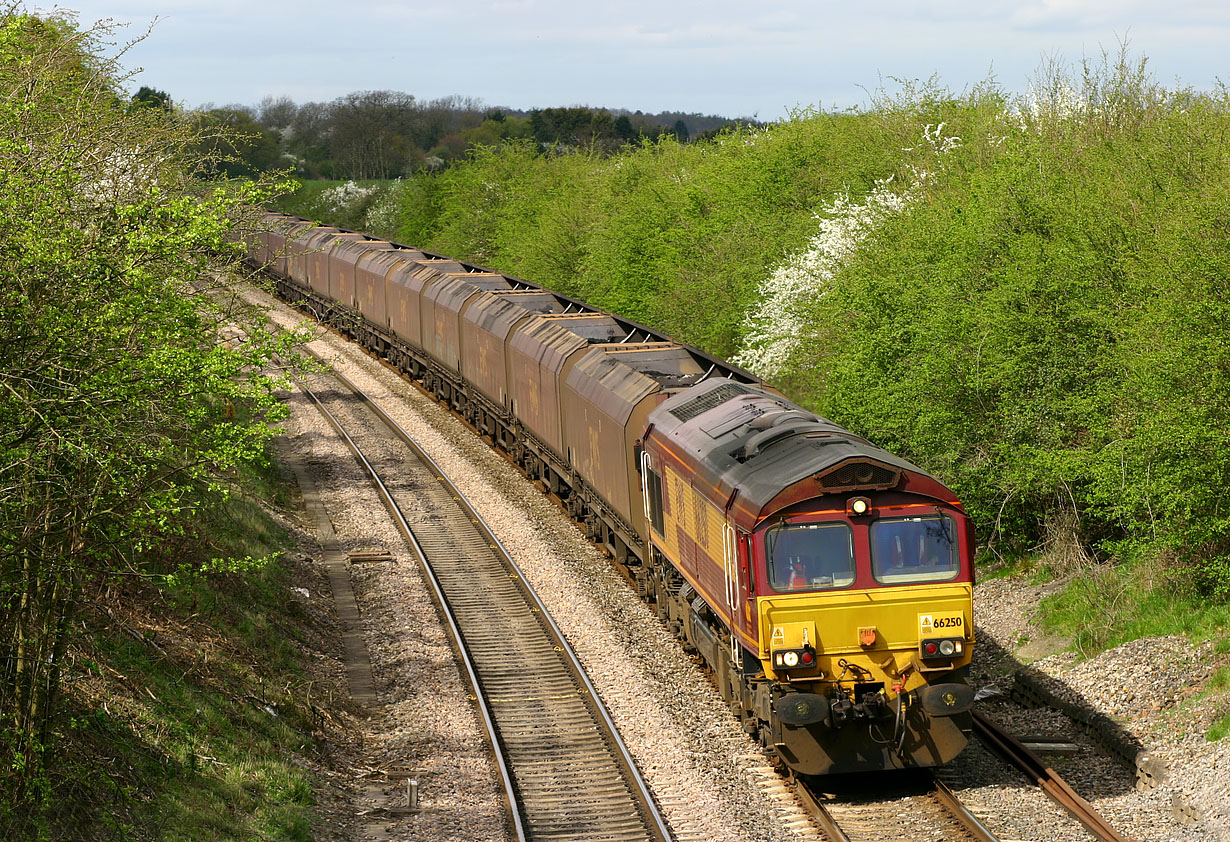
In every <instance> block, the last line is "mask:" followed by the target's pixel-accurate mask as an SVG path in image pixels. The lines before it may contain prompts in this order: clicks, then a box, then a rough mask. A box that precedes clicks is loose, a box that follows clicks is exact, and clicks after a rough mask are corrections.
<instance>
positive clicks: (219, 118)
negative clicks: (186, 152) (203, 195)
mask: <svg viewBox="0 0 1230 842" xmlns="http://www.w3.org/2000/svg"><path fill="white" fill-rule="evenodd" d="M192 118H193V119H194V120H195V121H196V131H197V134H198V135H199V136H200V138H201V141H200V142H201V149H200V154H201V157H202V158H203V159H205V160H209V161H210V162H211V164H210V170H212V172H213V174H214V175H217V176H222V177H225V178H242V177H245V176H251V175H254V174H256V173H261V172H269V171H272V170H276V169H279V168H281V167H282V166H283V163H284V161H283V154H282V150H281V149H279V148H278V136H277V135H276V134H275V133H273V132H268V131H266V130H265V129H263V128H261V126H260V124H259V123H257V122H256V121H255V120H254V119H252V115H251V114H248V113H247V112H246V111H243V110H241V109H238V108H211V109H209V110H207V111H202V112H198V113H195V114H193V115H192Z"/></svg>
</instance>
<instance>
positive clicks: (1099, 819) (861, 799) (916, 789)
mask: <svg viewBox="0 0 1230 842" xmlns="http://www.w3.org/2000/svg"><path fill="white" fill-rule="evenodd" d="M974 731H975V733H976V734H977V735H978V738H979V739H980V740H982V741H983V743H984V744H986V745H987V747H988V748H990V750H991V751H992V752H993V753H995V754H996V755H998V756H999V757H1001V758H1002V759H1003V760H1005V761H1007V762H1008V763H1009V764H1010V765H1012V766H1014V767H1016V768H1017V769H1019V770H1020V771H1022V772H1023V773H1025V775H1026V776H1027V777H1028V778H1029V779H1030V780H1031V781H1032V782H1033V783H1035V784H1036V785H1037V786H1038V787H1039V788H1040V789H1041V790H1042V792H1044V793H1045V794H1046V795H1047V796H1048V797H1049V798H1051V800H1053V801H1054V802H1055V803H1056V804H1058V805H1059V806H1060V807H1062V808H1063V809H1064V810H1065V811H1067V812H1068V814H1069V815H1071V816H1072V817H1073V818H1074V819H1076V820H1077V821H1079V822H1080V823H1081V824H1082V825H1084V827H1085V828H1086V829H1087V830H1088V831H1089V832H1090V833H1091V834H1092V835H1093V838H1095V839H1098V840H1101V842H1133V840H1132V839H1130V838H1128V837H1125V836H1123V835H1122V834H1120V833H1119V832H1118V831H1116V830H1115V829H1114V828H1113V827H1111V825H1110V823H1109V822H1107V820H1106V819H1105V818H1104V817H1103V816H1102V815H1101V814H1099V813H1098V812H1097V811H1096V810H1095V809H1094V808H1093V807H1092V806H1091V805H1090V804H1089V802H1087V801H1086V800H1085V799H1083V798H1081V797H1080V795H1078V794H1077V793H1076V792H1075V791H1074V790H1073V789H1072V787H1070V786H1069V785H1068V784H1067V783H1066V782H1065V781H1064V780H1063V778H1061V777H1060V776H1059V775H1058V774H1057V773H1056V772H1055V771H1054V770H1053V769H1051V768H1050V767H1049V766H1047V765H1046V764H1045V763H1044V762H1043V761H1042V760H1041V759H1040V758H1039V757H1038V756H1037V755H1035V754H1034V753H1033V752H1031V751H1030V750H1029V749H1027V748H1026V747H1025V746H1024V745H1022V744H1021V742H1020V741H1019V740H1017V739H1015V738H1014V737H1012V736H1011V735H1010V734H1008V733H1007V732H1005V731H1004V730H1003V729H1002V728H1000V727H999V726H998V725H997V724H996V723H995V722H994V721H993V720H991V719H988V718H987V717H986V716H984V715H982V714H980V713H978V712H975V714H974ZM893 780H894V782H893V783H891V784H890V783H883V784H876V785H871V784H868V785H866V786H864V787H861V788H859V789H858V790H852V789H851V788H850V787H849V786H840V787H838V786H834V782H831V781H825V780H819V779H798V780H796V786H797V789H798V792H799V797H800V798H801V799H802V800H803V802H804V803H805V804H806V805H807V807H808V808H809V809H810V810H811V812H812V813H813V815H814V816H815V817H816V821H817V823H818V824H819V825H820V827H821V829H822V830H823V831H824V834H825V836H826V837H827V838H828V839H829V840H831V842H898V840H906V839H909V840H924V839H937V840H939V839H942V840H946V841H947V840H970V842H996V837H995V836H994V835H993V834H992V833H991V831H990V830H989V829H988V828H987V827H986V826H985V825H983V824H982V822H981V821H979V820H978V818H977V817H975V816H974V815H973V814H972V813H971V812H970V811H969V810H968V809H966V808H965V807H964V806H963V805H962V804H961V802H960V800H959V799H958V797H957V796H956V795H955V794H954V793H953V792H952V790H950V789H949V788H948V786H947V785H945V784H944V783H943V782H942V781H941V780H940V779H939V778H938V777H936V776H934V775H931V774H929V773H928V774H920V775H918V776H917V777H916V778H915V779H914V780H913V781H909V782H906V781H907V779H905V778H903V777H902V776H894V779H893ZM889 787H892V789H891V790H890V789H889ZM826 788H828V789H839V790H840V791H839V792H837V793H833V792H827V791H825V789H826Z"/></svg>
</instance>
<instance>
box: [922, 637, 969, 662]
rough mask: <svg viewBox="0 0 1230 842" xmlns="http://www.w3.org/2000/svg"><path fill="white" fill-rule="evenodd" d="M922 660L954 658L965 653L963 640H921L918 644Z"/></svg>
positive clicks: (949, 638)
mask: <svg viewBox="0 0 1230 842" xmlns="http://www.w3.org/2000/svg"><path fill="white" fill-rule="evenodd" d="M918 649H919V652H921V653H922V656H923V658H924V659H925V658H955V657H957V656H958V655H960V654H962V653H963V652H964V651H965V640H964V639H962V638H960V637H946V638H940V639H937V640H923V641H919V644H918Z"/></svg>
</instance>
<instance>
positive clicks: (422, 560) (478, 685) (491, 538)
mask: <svg viewBox="0 0 1230 842" xmlns="http://www.w3.org/2000/svg"><path fill="white" fill-rule="evenodd" d="M308 353H311V352H310V351H309V352H308ZM313 356H316V355H313ZM318 359H319V357H318ZM329 375H330V376H332V377H333V378H335V379H336V380H337V381H338V382H339V383H341V384H342V385H343V386H345V387H346V388H347V389H349V390H350V391H351V392H353V393H354V394H355V395H356V396H357V397H358V398H359V399H360V400H361V401H362V402H363V403H364V405H365V406H367V407H368V409H369V410H370V411H371V412H372V413H373V414H374V415H375V416H376V417H377V418H378V419H379V420H380V421H381V423H383V424H384V425H385V426H386V427H387V428H388V429H389V430H390V432H392V433H393V434H394V436H396V437H397V439H398V440H399V441H401V442H402V443H403V444H405V445H406V446H407V447H408V448H410V449H411V450H412V451H413V452H414V454H415V455H416V457H417V458H419V459H420V460H421V461H422V462H423V464H424V465H425V466H426V467H427V468H428V469H430V471H431V472H432V474H433V476H434V478H435V480H436V481H437V482H438V483H439V484H440V486H441V487H442V488H443V489H444V490H445V491H446V492H447V493H448V495H449V496H450V497H451V498H452V502H453V503H454V505H456V506H457V507H458V508H459V509H460V510H461V511H462V512H464V514H465V515H466V517H467V518H468V519H469V520H470V521H471V522H472V523H473V524H475V526H477V527H478V528H479V529H480V530H481V532H482V533H483V535H484V540H486V541H488V542H490V545H491V547H492V549H498V552H499V555H500V557H501V560H502V562H503V563H504V564H505V565H507V566H508V568H509V569H510V570H511V571H512V576H513V578H515V579H516V580H517V581H518V583H519V586H520V589H521V592H522V593H523V594H524V596H525V597H526V598H527V599H528V600H529V602H530V603H531V606H532V610H533V612H534V613H535V614H536V615H537V616H538V617H539V619H540V620H541V621H542V622H543V623H544V625H545V626H546V627H547V628H549V630H550V634H551V636H552V637H553V638H554V641H553V642H554V643H555V645H556V648H557V649H558V650H559V652H560V654H561V655H562V656H563V658H564V660H566V661H567V663H568V665H569V667H570V669H571V672H572V673H573V674H574V675H575V677H576V678H577V679H578V680H579V681H580V682H581V684H582V685H583V687H584V692H585V693H586V694H587V695H588V696H589V699H590V700H591V705H590V707H591V708H592V710H593V712H594V713H595V714H596V715H597V716H598V717H599V719H600V721H601V726H602V728H603V730H604V731H605V734H606V736H607V737H608V738H609V741H610V743H611V744H612V745H613V746H614V748H615V755H616V757H617V760H618V764H619V766H620V768H621V769H622V771H623V774H624V776H625V777H626V778H627V780H628V782H629V784H630V790H631V792H632V793H633V794H634V796H635V798H636V799H637V800H638V802H639V803H640V805H641V808H642V811H643V813H644V815H645V818H646V819H647V820H648V830H649V832H650V834H652V835H653V838H655V839H660V840H671V839H672V838H673V837H672V835H671V832H670V829H669V826H668V824H667V822H666V820H665V818H664V817H663V816H662V815H661V813H660V811H659V810H658V808H657V805H656V803H655V802H654V799H653V795H652V793H651V791H650V789H649V786H648V784H647V783H646V782H645V780H644V778H643V777H642V776H641V774H640V770H639V769H638V768H637V766H636V763H635V760H634V759H633V758H632V755H631V752H630V751H629V750H628V748H627V746H626V745H625V744H624V742H623V739H622V738H621V737H620V735H619V731H618V729H617V728H616V726H615V723H614V721H613V720H612V719H611V717H610V713H609V712H608V711H607V710H606V707H605V706H604V705H603V704H602V702H601V699H600V697H599V696H598V693H597V690H596V688H595V687H594V686H593V684H592V682H591V681H590V679H589V676H588V675H587V674H586V672H585V669H584V667H583V666H582V665H581V663H580V660H579V658H578V657H577V655H576V653H575V652H574V651H573V649H572V647H571V646H570V645H569V644H568V642H567V640H566V639H565V638H564V635H563V632H562V631H561V630H560V628H559V626H558V625H557V624H556V622H555V620H554V618H553V617H552V616H551V614H550V612H549V611H548V610H547V608H546V606H545V605H544V604H543V602H542V600H541V599H540V598H539V596H538V594H537V593H536V592H535V591H534V589H533V587H532V586H531V585H530V584H529V582H528V581H527V580H526V578H525V576H524V575H523V574H522V572H521V570H520V568H519V567H518V566H517V565H516V563H515V562H514V561H513V559H512V557H511V555H510V554H509V553H508V551H507V550H506V549H505V548H504V546H503V544H502V543H501V542H500V541H499V540H498V538H496V537H495V534H494V532H493V531H492V530H491V528H490V527H489V526H488V525H487V523H486V522H485V520H484V519H483V518H482V517H481V515H479V513H478V512H477V511H476V510H475V509H474V507H473V506H472V505H471V504H470V503H469V501H468V500H467V499H466V498H465V496H464V495H463V494H462V493H461V492H460V490H458V489H457V488H456V486H455V485H453V483H452V482H451V481H449V480H448V478H447V476H446V474H445V473H444V471H443V470H442V469H441V468H440V466H439V465H438V464H437V463H436V462H435V460H433V459H432V458H431V457H430V456H429V455H428V454H427V453H426V452H425V451H424V450H423V448H422V447H421V446H420V445H419V444H418V442H417V441H416V440H415V439H414V438H413V436H411V435H410V434H409V433H407V432H406V431H405V430H404V429H403V428H402V427H401V426H400V425H399V424H398V423H397V422H396V421H395V420H394V419H393V418H392V417H390V416H389V415H388V413H386V412H385V411H384V410H383V409H382V408H381V407H380V406H379V405H378V404H377V403H376V402H375V401H374V400H373V399H372V398H371V397H370V396H368V395H367V394H366V393H365V392H363V390H362V389H360V388H359V387H358V386H357V385H356V384H355V383H353V382H352V381H351V380H350V379H349V378H347V377H345V376H344V375H342V374H340V373H339V372H337V371H333V370H331V371H330V372H329ZM312 397H313V400H314V401H317V405H318V406H321V404H320V403H319V401H318V399H317V398H315V396H312ZM321 408H322V410H324V407H323V406H321ZM324 411H325V412H326V413H327V410H324ZM331 423H333V424H334V426H335V428H339V427H340V425H339V424H338V422H337V421H336V419H333V420H332V421H331ZM342 434H343V436H344V437H345V438H346V439H347V441H348V442H349V443H350V446H351V449H352V450H354V451H355V452H356V455H358V453H359V451H358V449H357V444H354V443H353V440H351V439H350V437H349V436H348V435H346V434H345V433H344V432H343V433H342ZM360 462H361V463H362V464H363V465H364V467H365V470H367V471H368V473H369V474H370V475H371V476H372V477H373V479H374V481H375V483H376V485H377V487H378V488H379V489H380V493H381V496H382V498H383V500H384V502H385V505H386V506H387V507H388V508H389V509H390V511H391V512H393V514H394V516H395V518H396V520H397V522H398V526H399V528H400V529H401V530H402V532H403V534H404V535H405V536H406V538H407V541H408V542H409V543H410V545H411V546H412V547H413V549H414V551H415V554H416V556H417V558H418V561H419V564H420V566H421V567H422V568H423V569H424V570H425V571H427V572H428V578H429V580H430V582H431V584H432V589H433V591H434V593H435V596H436V600H437V602H438V603H439V604H440V605H441V608H442V610H443V613H445V614H446V615H447V617H448V623H449V627H450V632H451V633H452V634H453V637H454V640H455V642H456V643H457V648H458V650H459V651H460V652H462V653H464V654H463V658H464V662H465V666H466V672H467V675H468V677H469V679H470V683H471V686H472V687H473V688H474V691H475V695H476V696H477V697H478V698H479V699H480V700H482V701H481V705H480V708H481V710H482V712H483V720H484V727H485V728H486V729H487V731H488V736H489V739H490V740H491V741H492V745H493V746H495V747H498V746H499V745H500V744H501V743H500V741H499V727H498V725H497V724H496V719H497V718H498V717H497V716H496V715H495V713H494V711H493V710H492V709H491V708H490V701H489V700H488V699H487V698H486V696H485V695H484V693H483V691H482V681H481V679H480V678H479V672H480V670H479V669H478V668H477V667H476V665H475V664H474V662H473V658H472V657H471V654H470V650H469V647H468V644H466V642H465V635H464V633H463V632H462V630H461V629H460V627H459V626H458V624H457V621H456V619H455V618H454V616H453V613H452V609H451V606H450V601H449V599H448V596H447V593H446V588H445V587H444V585H443V584H442V583H441V582H440V581H439V579H438V577H437V576H436V575H435V572H434V570H433V569H432V565H431V562H430V560H429V559H428V553H427V552H426V551H425V549H424V548H423V546H422V544H421V543H420V541H419V539H418V537H417V536H416V535H415V533H414V530H413V528H412V527H411V526H410V524H409V523H408V522H407V521H406V519H405V517H404V515H403V514H402V513H401V510H400V508H399V507H398V506H397V504H396V502H395V500H394V499H393V495H392V493H391V492H389V490H388V489H387V488H386V487H385V486H384V483H383V482H381V481H380V480H379V478H378V476H377V474H376V472H375V469H374V467H372V466H371V464H370V463H369V462H368V461H367V460H366V458H365V457H360ZM495 750H496V753H497V755H499V754H500V751H499V749H498V748H496V749H495ZM499 763H500V769H501V775H502V777H504V779H505V791H506V793H508V794H509V798H510V809H511V810H512V812H513V813H514V818H515V824H516V825H517V831H518V833H522V834H525V833H528V831H527V830H526V829H525V828H524V827H523V826H522V823H521V820H520V816H519V812H520V811H519V810H518V809H516V808H515V806H513V805H517V804H519V803H520V802H519V800H518V799H516V797H515V793H516V791H517V789H518V787H517V785H516V782H515V779H516V773H515V772H514V771H512V770H511V769H509V768H508V766H507V764H506V761H505V759H504V758H503V757H501V758H500V760H499ZM521 838H528V837H523V836H518V839H521Z"/></svg>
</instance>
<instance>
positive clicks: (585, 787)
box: [305, 373, 672, 842]
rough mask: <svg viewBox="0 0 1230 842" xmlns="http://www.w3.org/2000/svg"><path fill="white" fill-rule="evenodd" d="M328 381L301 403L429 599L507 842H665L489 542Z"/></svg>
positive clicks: (611, 730)
mask: <svg viewBox="0 0 1230 842" xmlns="http://www.w3.org/2000/svg"><path fill="white" fill-rule="evenodd" d="M328 376H329V377H331V378H334V379H335V380H336V382H337V383H340V384H341V385H342V386H343V387H344V389H343V390H338V389H336V388H334V389H331V390H329V391H325V390H323V389H322V390H321V392H322V393H321V394H319V395H318V394H316V392H313V391H312V390H310V389H308V388H306V387H305V392H306V393H307V394H308V396H309V397H310V398H311V400H312V401H313V402H314V403H315V404H316V405H317V406H318V407H319V408H320V410H321V412H322V413H323V414H324V415H325V417H326V418H327V419H328V420H329V423H330V424H331V425H333V427H334V428H335V429H336V430H337V431H338V432H339V434H340V435H341V436H342V438H343V439H344V440H345V441H346V443H347V445H348V446H349V447H350V449H351V450H352V452H353V453H354V454H355V457H356V459H358V461H359V462H360V463H361V464H362V465H363V467H364V469H365V470H366V471H367V472H368V474H369V475H370V476H371V478H372V481H373V483H374V484H375V485H376V487H377V489H378V491H379V493H380V495H381V497H382V499H383V500H384V502H385V505H386V506H387V507H388V508H389V510H390V512H391V513H392V515H393V519H394V520H395V521H396V522H397V524H398V526H399V528H400V530H401V531H402V533H403V535H404V536H405V537H406V540H407V542H408V543H409V545H410V546H411V547H412V548H413V550H414V552H415V554H416V555H417V557H418V559H419V562H420V565H421V566H422V568H423V570H424V573H425V575H426V577H427V579H428V582H429V586H430V587H431V588H432V589H433V591H434V593H435V598H436V601H437V602H438V604H439V606H440V607H441V609H442V613H443V614H444V617H445V622H446V625H447V626H448V627H449V629H450V631H451V633H452V635H453V638H454V640H455V642H456V645H457V650H458V652H459V655H460V658H461V661H462V665H463V668H464V670H465V672H466V673H467V675H468V678H469V681H470V684H471V687H472V688H473V689H474V693H475V697H476V701H477V704H478V709H479V711H480V715H481V717H482V719H483V724H484V727H485V728H486V729H487V732H488V736H489V740H490V742H491V744H492V746H493V748H494V751H495V754H496V765H497V767H498V769H499V772H500V775H501V777H502V778H503V785H504V791H505V794H506V796H507V799H508V803H509V805H510V806H509V824H510V827H511V828H512V831H513V835H514V838H516V839H517V840H540V839H551V840H574V839H575V840H594V842H603V841H604V840H609V842H622V840H661V842H667V840H671V839H672V834H671V831H670V829H669V828H668V826H667V823H666V821H665V820H664V818H663V817H662V816H661V814H660V813H659V811H658V809H657V807H656V805H655V804H654V801H653V797H652V795H651V794H650V793H649V791H648V788H647V786H646V784H645V782H644V781H643V780H642V778H641V776H640V773H639V772H638V771H637V769H636V765H635V763H634V762H633V760H632V758H631V756H630V755H629V753H628V751H627V749H626V747H625V746H624V744H623V742H622V741H621V739H620V737H619V735H618V733H617V731H616V729H615V727H614V725H613V723H612V722H611V720H610V717H609V716H608V714H607V712H606V711H605V709H604V708H603V706H602V704H601V702H600V700H599V699H598V698H597V694H596V692H595V691H594V688H593V686H592V685H591V684H590V681H589V679H588V678H587V677H586V675H585V672H584V670H583V668H582V667H581V665H580V663H579V662H578V660H577V658H576V656H575V654H574V653H573V652H572V650H571V648H570V647H569V646H568V644H567V642H566V641H565V640H564V638H563V636H562V634H561V633H560V632H559V629H558V628H556V626H555V624H554V622H553V621H552V620H551V617H550V615H549V614H548V612H547V611H546V609H545V608H544V607H543V605H542V603H541V602H540V601H539V599H538V597H537V595H536V594H534V592H533V589H532V588H531V587H530V586H529V585H528V583H527V582H526V581H525V580H524V578H523V577H522V576H521V574H520V571H519V570H518V569H517V567H516V565H515V563H514V562H513V561H512V560H511V558H509V557H508V554H507V553H505V552H504V550H503V548H502V547H501V546H500V543H499V541H498V540H497V539H496V538H495V537H494V536H493V534H492V533H491V532H490V530H488V529H487V528H486V526H485V524H484V523H483V521H482V519H481V517H480V516H479V515H478V514H477V512H476V511H475V510H474V509H473V508H472V507H471V506H470V505H469V503H468V502H467V501H466V500H465V498H464V497H463V495H461V493H460V492H459V491H458V490H457V489H456V488H454V487H453V485H452V484H451V483H450V482H449V481H448V479H447V478H446V477H445V475H444V473H443V472H442V471H441V470H440V469H439V468H438V467H437V466H436V465H435V463H434V462H432V461H431V459H430V457H428V456H427V455H426V454H425V453H424V452H423V451H422V450H421V449H420V448H419V447H418V446H417V444H416V443H415V442H414V440H413V438H412V437H411V436H409V435H408V434H407V433H406V432H405V431H404V430H403V429H401V428H400V427H399V426H398V425H397V424H396V422H395V421H393V419H392V418H390V417H389V416H388V415H387V414H385V413H384V411H383V410H381V409H380V407H378V406H377V405H376V404H375V403H374V402H373V401H372V400H371V399H370V398H368V397H367V396H366V395H365V394H364V393H363V392H362V391H361V390H360V389H359V388H358V387H357V386H355V385H354V384H353V383H351V382H350V381H349V380H347V379H346V378H345V377H344V376H342V375H340V374H338V373H332V374H330V375H328ZM350 429H356V430H357V429H367V430H369V431H376V433H375V435H374V437H373V436H364V438H365V444H367V438H372V441H371V443H370V444H367V449H368V451H369V452H367V453H365V452H364V449H363V448H361V447H360V446H359V444H358V442H356V440H355V439H356V438H359V437H360V436H358V435H355V436H352V435H351V434H350V433H349V432H348V430H350ZM380 430H383V433H381V432H379V431H380ZM392 439H396V441H397V442H399V444H394V443H393V442H392V441H391V440H392ZM394 469H395V473H394V472H393V471H394ZM382 473H384V474H385V475H386V476H385V477H383V478H382ZM405 512H412V514H409V515H407V514H405ZM413 512H417V514H414V513H413Z"/></svg>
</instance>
